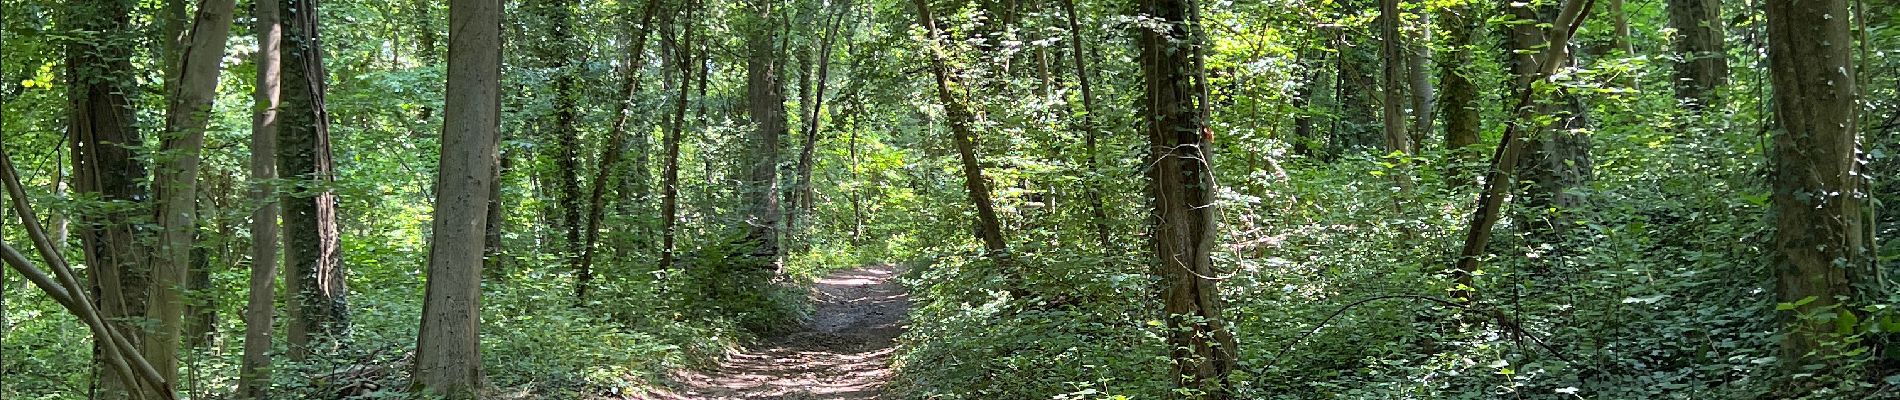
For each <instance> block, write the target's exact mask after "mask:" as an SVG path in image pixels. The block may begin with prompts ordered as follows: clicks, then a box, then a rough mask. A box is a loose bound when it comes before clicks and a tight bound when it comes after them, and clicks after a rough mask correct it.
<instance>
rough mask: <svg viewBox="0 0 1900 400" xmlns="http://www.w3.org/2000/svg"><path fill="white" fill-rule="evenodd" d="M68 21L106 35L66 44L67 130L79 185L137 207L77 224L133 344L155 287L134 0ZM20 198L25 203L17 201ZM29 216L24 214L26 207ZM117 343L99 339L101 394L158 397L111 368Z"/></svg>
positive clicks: (89, 0)
mask: <svg viewBox="0 0 1900 400" xmlns="http://www.w3.org/2000/svg"><path fill="white" fill-rule="evenodd" d="M67 4H68V8H67V9H66V13H65V14H66V15H65V18H66V19H67V21H66V23H67V25H68V26H70V27H72V28H73V29H75V30H78V31H84V32H91V33H95V34H97V35H99V36H100V37H87V38H75V39H73V40H71V41H69V42H67V43H66V46H65V47H66V77H67V80H68V84H67V86H66V87H67V92H66V98H67V101H68V106H67V112H68V115H69V116H68V118H67V123H68V126H67V135H68V136H69V137H70V138H71V140H72V157H73V190H74V191H75V192H77V193H79V194H82V195H87V196H95V197H96V198H98V199H101V200H104V201H107V202H113V203H120V204H127V205H132V207H112V209H113V210H115V211H109V212H104V213H78V214H77V215H75V218H74V220H75V221H74V222H75V225H77V228H78V229H76V231H77V233H78V234H79V238H80V243H81V246H82V247H83V252H84V254H85V261H86V265H87V266H89V267H90V268H89V269H91V271H90V272H91V273H90V274H88V277H89V278H90V279H91V281H92V282H90V286H91V290H92V292H93V299H94V300H95V301H97V302H98V305H97V307H98V309H99V312H100V313H99V314H100V315H99V317H100V319H102V320H103V321H106V323H108V324H111V325H112V326H111V328H112V329H113V330H115V331H118V332H121V333H123V334H124V335H125V337H126V339H127V340H128V341H130V342H132V343H139V342H140V340H141V339H142V338H144V337H145V336H146V332H145V331H144V329H141V328H140V325H139V324H136V323H132V322H130V321H132V320H136V319H140V318H143V317H144V316H145V313H146V308H147V293H148V291H149V289H150V287H151V273H152V271H151V268H150V266H149V265H148V264H146V262H145V261H146V260H145V256H146V254H148V253H147V252H146V251H145V249H143V247H145V246H143V245H141V244H140V241H139V236H141V235H142V232H139V230H138V228H137V227H136V225H135V224H134V223H133V222H132V221H134V220H136V219H137V218H134V216H135V215H138V214H139V213H140V212H141V211H139V209H141V208H142V207H139V206H142V205H143V204H142V203H143V202H145V201H146V196H147V193H148V192H147V191H146V188H145V187H144V185H142V184H141V181H142V180H144V179H145V164H144V163H143V162H141V161H140V158H139V157H138V156H137V154H136V151H135V149H139V148H142V147H143V144H142V141H143V140H142V139H141V138H140V134H139V131H138V126H139V123H138V119H137V118H138V113H137V111H138V110H137V108H136V107H137V106H135V105H134V104H136V103H133V102H131V101H130V99H128V98H127V97H126V96H127V94H129V93H136V92H137V91H138V90H137V87H136V82H137V80H136V79H133V76H132V74H133V72H134V70H133V69H132V63H131V61H130V60H131V58H132V54H133V53H134V51H133V50H134V49H133V44H132V43H134V41H132V40H128V39H129V38H127V37H126V36H128V35H129V34H130V30H131V28H130V26H129V24H130V20H131V16H132V14H131V10H132V4H131V2H129V1H125V0H86V1H73V2H69V3H67ZM16 201H18V200H16ZM22 213H25V211H22ZM110 346H111V344H109V343H107V344H95V346H94V352H93V353H94V354H95V357H94V360H93V362H94V364H95V365H96V366H99V367H98V369H99V370H100V371H101V376H100V377H99V380H98V384H99V387H98V388H97V389H98V395H99V396H100V397H101V398H105V399H124V398H141V397H151V396H150V392H149V390H147V391H146V392H145V393H143V395H142V394H141V391H140V388H136V387H129V386H124V385H121V384H120V383H121V382H125V381H126V380H125V379H124V378H126V377H123V376H120V375H119V374H120V372H119V371H116V370H113V369H111V368H107V367H105V365H106V364H107V363H108V361H109V360H107V359H106V358H108V357H106V355H107V354H108V353H111V352H110V351H107V349H105V348H106V347H110Z"/></svg>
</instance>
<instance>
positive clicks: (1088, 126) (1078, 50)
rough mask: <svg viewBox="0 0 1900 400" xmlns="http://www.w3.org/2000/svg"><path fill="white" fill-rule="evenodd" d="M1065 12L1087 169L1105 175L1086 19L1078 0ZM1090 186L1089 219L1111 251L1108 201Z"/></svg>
mask: <svg viewBox="0 0 1900 400" xmlns="http://www.w3.org/2000/svg"><path fill="white" fill-rule="evenodd" d="M1062 11H1063V13H1064V14H1065V15H1066V16H1067V17H1068V24H1069V53H1070V54H1071V55H1072V56H1073V57H1071V58H1073V59H1075V82H1076V86H1078V87H1079V88H1080V89H1081V91H1082V116H1081V117H1082V121H1081V124H1080V125H1078V129H1081V130H1082V146H1083V147H1084V148H1085V150H1084V151H1087V152H1088V159H1087V161H1086V162H1084V168H1086V169H1087V173H1088V174H1089V175H1091V176H1095V175H1099V174H1101V171H1100V168H1101V157H1102V152H1101V148H1100V143H1099V142H1100V141H1101V139H1100V138H1099V135H1100V133H1099V132H1098V131H1099V130H1098V129H1096V125H1095V87H1094V86H1093V85H1090V84H1089V83H1090V81H1089V78H1090V76H1089V64H1088V54H1089V52H1088V44H1087V43H1085V42H1083V41H1082V23H1081V21H1080V20H1081V18H1082V17H1081V16H1080V15H1078V14H1077V13H1076V11H1075V0H1062ZM1088 181H1089V180H1084V182H1088ZM1086 186H1087V188H1088V189H1087V190H1088V193H1087V194H1086V196H1088V197H1089V218H1091V219H1093V220H1094V225H1095V240H1096V241H1097V242H1099V243H1100V244H1101V246H1102V251H1103V252H1105V253H1106V252H1110V249H1113V248H1115V243H1114V242H1112V241H1111V240H1112V239H1111V236H1110V231H1109V220H1108V205H1107V199H1104V198H1103V197H1104V196H1103V195H1102V193H1101V189H1100V187H1101V184H1100V183H1099V182H1097V183H1089V184H1086Z"/></svg>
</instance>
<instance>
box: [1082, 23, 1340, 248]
mask: <svg viewBox="0 0 1900 400" xmlns="http://www.w3.org/2000/svg"><path fill="white" fill-rule="evenodd" d="M1062 11H1063V14H1064V15H1066V16H1067V17H1068V23H1069V53H1070V55H1071V56H1072V57H1071V58H1074V59H1075V82H1076V86H1078V87H1079V88H1080V89H1081V91H1082V116H1081V121H1080V124H1078V125H1077V129H1081V130H1082V145H1083V147H1084V151H1087V152H1088V155H1087V159H1086V161H1085V162H1084V164H1083V165H1084V168H1086V169H1087V173H1088V174H1090V175H1097V174H1100V173H1101V171H1100V165H1101V160H1100V158H1101V157H1102V155H1101V154H1102V153H1101V148H1100V143H1099V142H1101V138H1100V137H1099V136H1100V132H1099V129H1097V128H1096V124H1095V87H1094V86H1093V85H1091V84H1090V81H1089V79H1090V76H1089V64H1088V57H1089V55H1088V54H1089V52H1088V43H1086V42H1084V41H1083V40H1082V23H1081V18H1082V17H1081V16H1080V15H1078V14H1077V13H1076V11H1075V0H1062ZM1309 133H1310V132H1309ZM1084 182H1090V180H1084ZM1085 185H1086V186H1087V187H1088V193H1087V194H1085V195H1086V196H1088V197H1089V200H1088V202H1089V218H1091V219H1093V224H1094V225H1095V240H1096V241H1097V242H1100V244H1101V246H1102V251H1103V252H1105V253H1107V252H1110V251H1111V250H1110V249H1113V248H1115V246H1114V245H1115V243H1114V242H1112V241H1111V239H1110V235H1109V233H1110V232H1109V220H1108V205H1107V200H1106V199H1104V198H1103V197H1104V196H1103V195H1102V193H1101V192H1100V189H1099V188H1100V187H1101V184H1100V183H1094V182H1090V183H1086V184H1085Z"/></svg>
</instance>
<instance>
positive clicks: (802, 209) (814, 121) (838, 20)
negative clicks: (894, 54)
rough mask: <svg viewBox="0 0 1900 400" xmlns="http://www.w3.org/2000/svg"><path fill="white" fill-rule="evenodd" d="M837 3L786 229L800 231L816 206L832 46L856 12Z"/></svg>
mask: <svg viewBox="0 0 1900 400" xmlns="http://www.w3.org/2000/svg"><path fill="white" fill-rule="evenodd" d="M834 7H837V8H838V11H837V16H835V17H833V21H832V22H831V23H830V24H829V27H828V28H826V29H827V31H826V32H825V38H824V41H823V42H822V44H820V45H819V46H818V76H817V81H816V82H813V83H812V85H813V86H812V90H811V92H812V93H811V107H810V109H809V110H806V113H805V134H804V139H805V143H804V144H803V145H802V146H800V147H799V150H798V181H797V182H796V183H795V184H793V185H792V190H794V191H795V193H796V194H795V195H794V196H793V197H792V212H791V213H789V214H787V215H786V216H785V229H786V231H788V232H797V229H796V228H797V221H798V218H799V216H800V215H809V214H811V212H812V209H813V207H814V206H815V205H814V204H813V203H814V202H815V200H816V196H814V193H813V190H812V187H811V174H812V167H813V164H816V163H817V160H816V158H817V157H816V156H817V154H816V152H817V150H818V136H819V132H821V131H820V129H819V128H821V127H822V124H821V121H819V118H821V117H822V116H821V114H823V113H824V107H825V89H826V86H828V85H827V84H829V83H830V81H831V79H830V78H831V56H832V52H831V46H832V44H833V43H835V42H836V41H837V40H838V29H839V28H840V27H841V26H843V25H844V21H845V20H846V19H847V18H850V17H851V15H852V14H851V10H852V8H851V0H843V1H841V2H839V3H837V4H836V5H834ZM855 26H856V25H853V27H855ZM854 31H855V29H854ZM849 36H850V34H846V38H845V40H851V39H850V37H849ZM807 242H809V241H807Z"/></svg>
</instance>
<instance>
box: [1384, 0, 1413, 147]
mask: <svg viewBox="0 0 1900 400" xmlns="http://www.w3.org/2000/svg"><path fill="white" fill-rule="evenodd" d="M1379 27H1380V32H1382V33H1381V34H1380V37H1379V59H1380V60H1381V67H1382V68H1383V71H1384V73H1383V74H1382V75H1381V76H1383V77H1384V78H1385V80H1384V82H1382V83H1381V84H1380V86H1379V87H1380V89H1381V91H1383V92H1384V94H1385V100H1384V101H1383V104H1381V105H1382V106H1383V107H1382V108H1383V110H1384V112H1385V118H1384V122H1385V151H1386V153H1392V152H1399V153H1405V154H1411V153H1412V137H1411V135H1408V134H1406V132H1405V123H1406V120H1405V105H1406V103H1405V102H1406V98H1405V89H1404V87H1405V86H1404V83H1403V82H1405V81H1404V79H1405V53H1404V52H1403V50H1402V48H1403V47H1404V46H1403V44H1402V43H1399V42H1400V41H1401V38H1400V37H1399V0H1380V1H1379ZM1395 179H1401V178H1397V177H1395Z"/></svg>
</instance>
